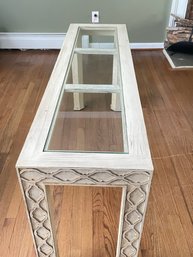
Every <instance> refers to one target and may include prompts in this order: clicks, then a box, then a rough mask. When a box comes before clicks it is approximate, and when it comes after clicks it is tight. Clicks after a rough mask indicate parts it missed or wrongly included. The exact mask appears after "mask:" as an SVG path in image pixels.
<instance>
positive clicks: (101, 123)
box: [44, 30, 127, 153]
mask: <svg viewBox="0 0 193 257" xmlns="http://www.w3.org/2000/svg"><path fill="white" fill-rule="evenodd" d="M105 33H106V34H105ZM85 36H89V40H90V37H91V36H92V40H97V41H98V42H99V43H98V44H96V45H95V46H97V47H95V48H93V47H92V43H91V44H90V43H89V44H88V45H87V47H84V44H85V42H84V40H85V39H84V37H85ZM115 38H116V37H115V31H114V30H110V31H108V33H107V31H101V30H99V31H97V30H94V31H91V30H80V31H79V36H78V37H77V41H76V43H75V47H74V51H73V55H72V59H71V62H70V64H69V69H68V73H67V75H66V79H65V81H64V84H63V88H62V92H61V96H60V99H59V101H58V105H57V108H56V111H55V116H54V119H53V121H52V125H51V128H50V132H49V135H48V138H47V142H46V145H45V149H44V150H45V151H75V152H76V151H78V152H90V151H92V152H111V153H113V152H115V153H123V152H126V151H127V148H126V142H125V138H126V136H125V133H124V131H125V129H124V110H123V102H122V86H121V78H120V71H119V58H118V51H117V49H116V48H115V46H116V45H117V44H116V41H115ZM107 39H109V43H107ZM100 40H102V42H101V41H100ZM95 43H96V42H95ZM95 43H94V44H95ZM100 44H101V45H100ZM106 44H110V45H111V46H112V47H110V48H105V47H104V48H103V47H101V46H103V45H106Z"/></svg>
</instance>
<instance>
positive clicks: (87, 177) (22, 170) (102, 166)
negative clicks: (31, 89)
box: [16, 24, 153, 257]
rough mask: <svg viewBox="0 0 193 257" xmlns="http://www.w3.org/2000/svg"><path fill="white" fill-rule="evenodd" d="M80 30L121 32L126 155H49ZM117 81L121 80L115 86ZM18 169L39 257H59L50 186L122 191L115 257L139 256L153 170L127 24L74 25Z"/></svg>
mask: <svg viewBox="0 0 193 257" xmlns="http://www.w3.org/2000/svg"><path fill="white" fill-rule="evenodd" d="M80 28H81V29H84V30H93V31H104V32H106V31H112V30H113V31H115V32H116V37H117V41H116V42H117V57H118V61H119V67H120V77H119V78H120V79H121V87H122V91H121V92H122V99H123V101H122V105H123V106H122V107H123V108H124V115H125V118H124V122H125V124H124V127H125V130H124V137H125V138H124V140H125V141H126V143H125V152H124V153H95V152H91V153H87V152H85V153H77V152H74V153H72V152H62V151H57V152H56V151H55V152H54V151H44V147H45V143H46V140H47V136H48V134H49V129H50V127H51V124H52V119H53V116H54V112H55V108H56V106H57V103H58V99H59V96H60V93H61V90H62V87H63V85H64V80H65V77H66V74H67V72H68V69H69V65H70V63H71V61H72V60H71V59H72V52H73V51H74V46H75V42H76V40H77V35H78V33H79V30H80ZM78 51H79V52H80V51H83V50H81V49H76V52H78ZM88 51H93V50H90V49H88ZM101 51H102V50H101ZM117 57H116V58H117ZM114 69H115V68H114ZM114 72H115V73H116V70H114ZM78 82H79V81H78V80H77V82H76V83H77V87H78V85H79V84H78ZM117 83H118V81H117V78H116V79H115V80H114V82H113V84H117ZM118 84H119V85H118V86H120V83H118ZM66 87H67V86H66ZM74 88H76V85H74ZM84 90H85V88H84ZM108 90H111V91H110V92H112V93H113V94H117V92H118V91H116V85H112V87H110V89H108ZM74 92H76V91H74ZM84 92H85V91H84ZM113 97H115V96H113ZM16 167H17V174H18V178H19V181H20V185H21V189H22V192H23V196H24V199H25V204H26V210H27V215H28V218H29V222H30V226H31V232H32V236H33V240H34V245H35V250H36V254H37V256H38V257H58V253H57V247H56V243H55V232H54V224H52V223H51V222H52V219H51V211H50V208H49V206H48V202H49V201H48V197H49V190H48V187H47V185H85V186H87V185H93V186H116V187H117V186H119V187H122V188H123V191H122V192H123V193H122V203H121V212H120V223H119V234H118V242H117V252H116V257H123V256H124V257H134V256H135V257H136V256H137V254H138V249H139V243H140V238H141V233H142V227H143V223H144V217H145V211H146V206H147V200H148V194H149V189H150V184H151V178H152V173H153V166H152V161H151V156H150V151H149V146H148V140H147V135H146V129H145V125H144V119H143V113H142V109H141V103H140V99H139V94H138V88H137V83H136V78H135V71H134V67H133V61H132V56H131V52H130V49H129V40H128V36H127V29H126V26H125V25H117V24H116V25H115V24H114V25H113V24H111V25H108V24H107V25H104V24H71V25H70V27H69V30H68V33H67V35H66V37H65V40H64V44H63V47H62V49H61V51H60V54H59V56H58V59H57V62H56V64H55V67H54V70H53V72H52V75H51V77H50V80H49V82H48V85H47V88H46V91H45V93H44V96H43V98H42V101H41V104H40V106H39V109H38V111H37V114H36V116H35V119H34V121H33V124H32V126H31V129H30V132H29V134H28V136H27V139H26V142H25V144H24V146H23V149H22V151H21V154H20V156H19V159H18V162H17V165H16Z"/></svg>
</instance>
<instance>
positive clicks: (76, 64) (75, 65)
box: [72, 37, 85, 111]
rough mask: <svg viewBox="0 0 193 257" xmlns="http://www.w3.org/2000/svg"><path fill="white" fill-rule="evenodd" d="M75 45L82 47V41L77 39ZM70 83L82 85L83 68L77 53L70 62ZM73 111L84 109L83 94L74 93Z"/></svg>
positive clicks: (80, 56)
mask: <svg viewBox="0 0 193 257" xmlns="http://www.w3.org/2000/svg"><path fill="white" fill-rule="evenodd" d="M76 45H77V46H78V47H82V39H81V37H79V38H78V39H77V43H76ZM72 82H73V84H82V83H83V67H82V55H79V54H78V53H75V54H74V57H73V61H72ZM73 100H74V110H76V111H80V110H82V109H84V107H85V105H84V94H83V93H74V94H73Z"/></svg>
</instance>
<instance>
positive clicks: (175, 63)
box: [163, 49, 193, 69]
mask: <svg viewBox="0 0 193 257" xmlns="http://www.w3.org/2000/svg"><path fill="white" fill-rule="evenodd" d="M163 53H164V55H165V57H166V58H167V60H168V62H169V63H170V65H171V66H172V68H174V69H175V68H193V55H191V54H184V53H173V52H171V51H168V50H166V49H164V50H163Z"/></svg>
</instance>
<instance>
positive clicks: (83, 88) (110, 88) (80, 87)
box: [64, 84, 119, 93]
mask: <svg viewBox="0 0 193 257" xmlns="http://www.w3.org/2000/svg"><path fill="white" fill-rule="evenodd" d="M64 88H65V92H76V91H78V92H84V93H114V92H119V86H118V85H110V84H106V85H101V84H93V85H92V84H90V85H89V84H66V85H65V86H64Z"/></svg>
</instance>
